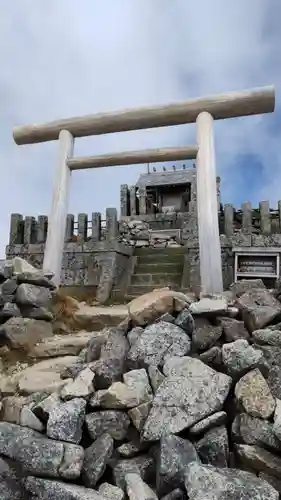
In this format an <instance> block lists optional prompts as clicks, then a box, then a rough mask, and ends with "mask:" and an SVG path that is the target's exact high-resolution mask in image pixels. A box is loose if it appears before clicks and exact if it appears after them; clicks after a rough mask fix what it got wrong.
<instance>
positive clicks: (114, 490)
mask: <svg viewBox="0 0 281 500" xmlns="http://www.w3.org/2000/svg"><path fill="white" fill-rule="evenodd" d="M99 493H100V494H101V495H102V497H103V498H104V499H105V500H124V498H125V495H124V491H123V490H121V488H118V486H113V484H109V483H102V484H101V485H100V487H99Z"/></svg>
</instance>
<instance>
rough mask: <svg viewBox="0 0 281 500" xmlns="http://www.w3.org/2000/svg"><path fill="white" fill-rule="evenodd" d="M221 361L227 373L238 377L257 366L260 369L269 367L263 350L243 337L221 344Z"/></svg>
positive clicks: (263, 369)
mask: <svg viewBox="0 0 281 500" xmlns="http://www.w3.org/2000/svg"><path fill="white" fill-rule="evenodd" d="M222 361H223V364H224V366H225V368H226V371H227V373H228V374H229V375H230V376H232V377H240V376H242V375H243V374H245V373H246V372H247V371H249V370H251V369H254V368H259V369H260V370H262V371H268V369H269V366H268V364H267V362H266V360H265V359H264V355H263V352H262V351H259V350H257V349H254V348H253V347H252V346H250V345H249V343H248V342H247V340H244V339H239V340H235V342H230V343H229V344H224V345H223V346H222Z"/></svg>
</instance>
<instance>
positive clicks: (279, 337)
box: [252, 328, 281, 347]
mask: <svg viewBox="0 0 281 500" xmlns="http://www.w3.org/2000/svg"><path fill="white" fill-rule="evenodd" d="M252 337H253V341H254V342H255V343H256V344H262V345H263V344H265V345H266V344H267V345H273V346H276V347H281V331H280V330H271V329H269V328H263V329H262V330H255V331H254V332H253V333H252Z"/></svg>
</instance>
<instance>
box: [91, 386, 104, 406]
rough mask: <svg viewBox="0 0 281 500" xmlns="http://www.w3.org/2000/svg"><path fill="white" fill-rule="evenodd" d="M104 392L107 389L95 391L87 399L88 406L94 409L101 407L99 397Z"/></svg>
mask: <svg viewBox="0 0 281 500" xmlns="http://www.w3.org/2000/svg"><path fill="white" fill-rule="evenodd" d="M106 393H107V389H101V390H100V391H96V392H95V393H94V394H93V395H92V396H91V397H90V399H89V401H88V404H89V406H90V408H92V409H95V410H96V409H98V408H101V398H102V396H103V395H104V394H106Z"/></svg>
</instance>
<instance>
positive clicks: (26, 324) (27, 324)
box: [0, 317, 53, 350]
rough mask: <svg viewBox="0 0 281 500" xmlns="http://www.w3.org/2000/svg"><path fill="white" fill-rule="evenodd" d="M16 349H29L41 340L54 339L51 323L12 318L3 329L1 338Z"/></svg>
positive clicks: (0, 333)
mask: <svg viewBox="0 0 281 500" xmlns="http://www.w3.org/2000/svg"><path fill="white" fill-rule="evenodd" d="M2 335H3V336H4V337H5V338H6V343H7V344H8V345H9V346H11V347H12V348H14V349H27V348H28V350H30V346H31V345H34V344H36V343H37V342H39V341H40V340H42V339H44V338H48V337H52V335H53V330H52V325H51V323H49V322H47V321H41V320H35V319H31V318H16V317H13V318H10V319H8V321H6V323H4V325H2V327H1V332H0V336H2Z"/></svg>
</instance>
